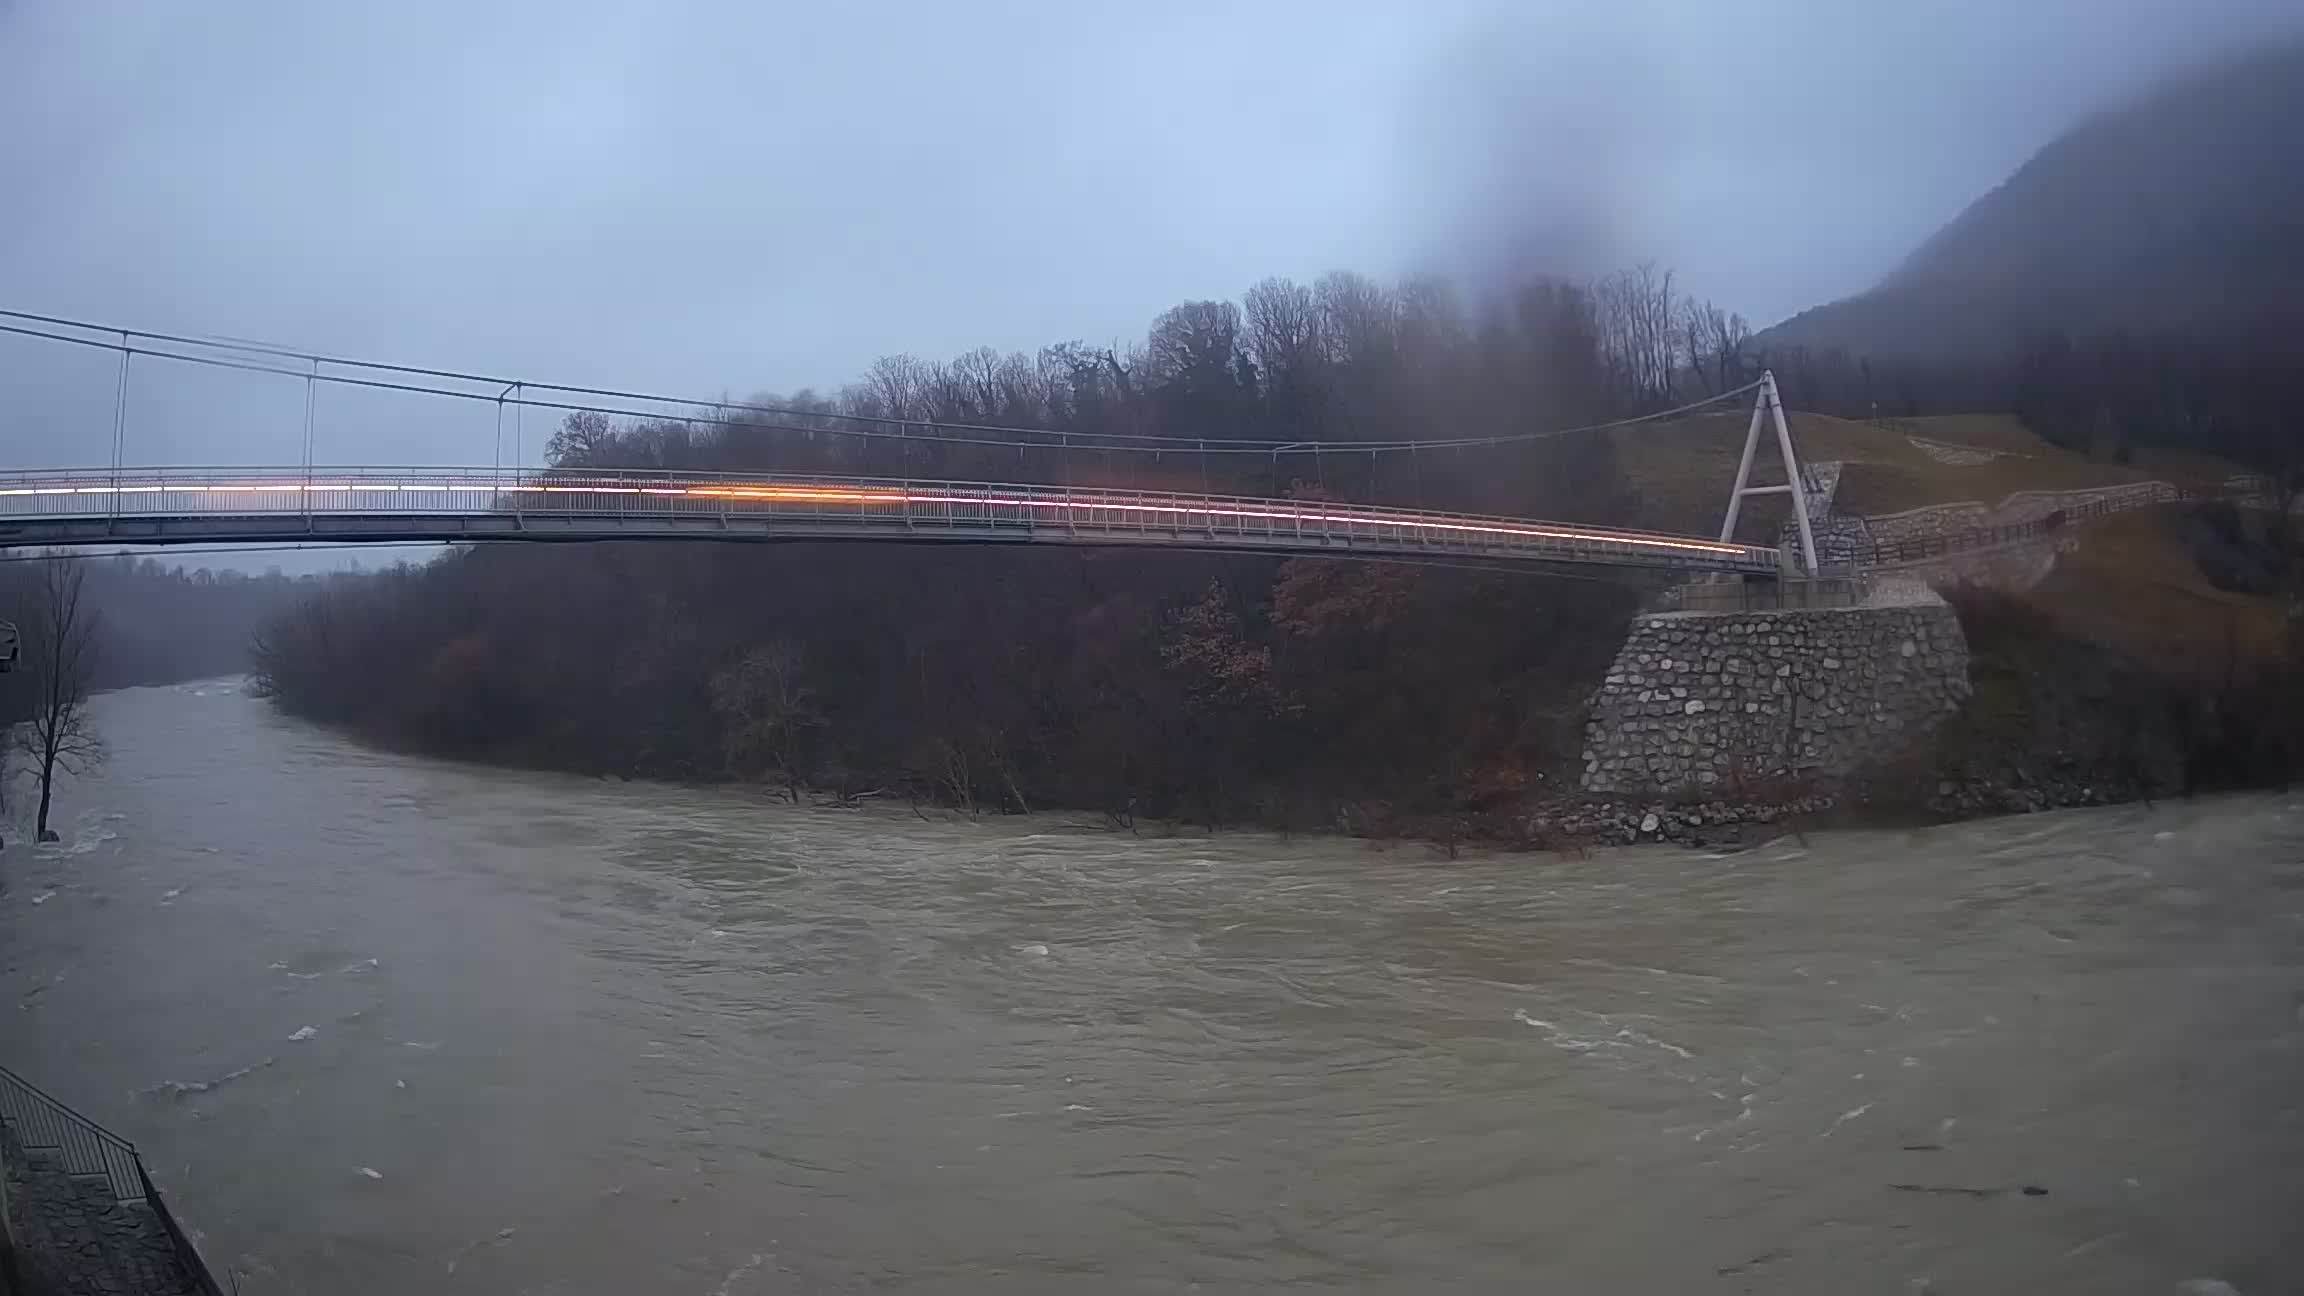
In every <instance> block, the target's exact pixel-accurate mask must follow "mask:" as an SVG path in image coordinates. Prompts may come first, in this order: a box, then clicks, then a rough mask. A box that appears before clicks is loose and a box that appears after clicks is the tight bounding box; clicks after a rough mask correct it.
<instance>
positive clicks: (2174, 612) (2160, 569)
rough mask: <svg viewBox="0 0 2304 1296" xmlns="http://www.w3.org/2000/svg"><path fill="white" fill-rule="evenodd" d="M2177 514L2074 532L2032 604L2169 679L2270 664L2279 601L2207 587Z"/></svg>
mask: <svg viewBox="0 0 2304 1296" xmlns="http://www.w3.org/2000/svg"><path fill="white" fill-rule="evenodd" d="M2182 512H2183V507H2182V506H2179V505H2171V506H2167V507H2163V508H2154V509H2139V510H2137V511H2136V512H2133V513H2120V514H2115V515H2113V516H2111V517H2106V518H2098V519H2095V520H2094V521H2092V522H2090V523H2088V524H2087V525H2086V526H2084V527H2082V528H2081V529H2080V531H2079V534H2078V535H2077V536H2076V537H2075V538H2074V539H2075V543H2074V547H2073V549H2072V550H2071V551H2070V552H2068V553H2066V554H2064V555H2063V556H2062V557H2061V558H2060V559H2059V560H2058V561H2057V564H2056V570H2055V571H2054V572H2052V573H2050V575H2049V577H2048V579H2047V580H2046V581H2044V582H2042V583H2041V585H2040V587H2039V588H2038V589H2036V590H2034V591H2033V594H2032V598H2033V602H2034V603H2036V604H2037V605H2038V606H2039V607H2041V608H2042V609H2043V610H2045V611H2047V612H2048V613H2049V614H2050V615H2051V616H2053V617H2055V618H2056V619H2057V620H2058V621H2060V622H2062V623H2063V624H2064V625H2066V626H2067V627H2069V628H2070V629H2072V630H2073V631H2075V632H2077V633H2079V634H2081V635H2083V636H2085V637H2087V638H2090V639H2094V640H2096V641H2098V642H2101V643H2107V644H2111V645H2114V646H2116V647H2119V648H2121V649H2123V650H2125V651H2126V652H2127V653H2128V654H2129V655H2131V656H2132V657H2134V658H2136V659H2137V660H2140V661H2143V662H2146V663H2148V664H2150V665H2152V666H2153V667H2155V668H2156V669H2159V670H2163V671H2166V672H2168V673H2170V674H2172V675H2176V676H2179V677H2190V678H2207V677H2211V676H2214V675H2218V674H2221V673H2222V672H2223V671H2224V670H2225V669H2226V667H2227V663H2228V661H2230V662H2232V663H2234V664H2238V665H2243V666H2245V665H2253V664H2257V663H2263V662H2270V661H2275V660H2278V659H2279V657H2280V656H2281V654H2282V652H2283V650H2284V645H2285V644H2286V634H2287V628H2286V627H2287V622H2286V619H2285V612H2284V609H2283V608H2282V605H2281V602H2280V600H2279V599H2277V598H2269V597H2264V596H2260V595H2252V594H2235V593H2232V592H2230V591H2227V590H2220V589H2217V588H2216V587H2215V586H2213V585H2210V584H2209V583H2208V581H2207V579H2206V578H2205V577H2203V576H2202V575H2201V574H2200V568H2199V566H2198V564H2197V563H2195V562H2194V561H2193V559H2192V557H2191V554H2190V553H2189V552H2188V551H2187V550H2186V548H2185V545H2184V543H2183V541H2182V540H2181V539H2179V538H2178V535H2177V530H2176V528H2177V519H2178V518H2179V517H2180V516H2181V514H2182Z"/></svg>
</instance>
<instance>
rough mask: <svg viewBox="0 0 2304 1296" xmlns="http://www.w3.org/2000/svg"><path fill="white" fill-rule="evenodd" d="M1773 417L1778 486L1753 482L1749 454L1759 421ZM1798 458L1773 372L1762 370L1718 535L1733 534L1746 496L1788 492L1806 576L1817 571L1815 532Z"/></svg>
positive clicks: (1756, 442) (1755, 441) (1757, 439)
mask: <svg viewBox="0 0 2304 1296" xmlns="http://www.w3.org/2000/svg"><path fill="white" fill-rule="evenodd" d="M1763 419H1773V420H1774V421H1775V424H1776V449H1777V451H1778V452H1779V453H1781V454H1782V455H1783V456H1784V484H1783V485H1781V486H1754V485H1752V455H1753V452H1754V451H1756V450H1758V449H1759V448H1760V423H1761V421H1762V420H1763ZM1803 482H1804V479H1803V478H1802V477H1801V476H1800V460H1799V457H1798V456H1796V455H1794V454H1793V453H1792V429H1790V428H1788V427H1786V426H1785V425H1784V402H1783V401H1781V400H1779V399H1778V398H1777V396H1776V374H1775V371H1774V370H1764V371H1762V373H1761V374H1760V399H1759V400H1757V401H1755V402H1754V403H1753V405H1752V428H1751V430H1750V431H1748V432H1746V433H1745V434H1744V458H1743V460H1742V461H1741V462H1739V463H1738V464H1737V465H1736V486H1735V488H1734V489H1733V490H1731V491H1729V492H1728V520H1727V521H1725V522H1722V523H1721V524H1720V538H1721V539H1722V540H1728V539H1731V538H1733V537H1734V536H1735V534H1736V515H1737V514H1738V513H1740V512H1742V511H1743V508H1744V497H1745V496H1747V495H1790V496H1791V497H1792V517H1793V519H1794V520H1795V521H1797V522H1798V523H1799V524H1800V561H1801V564H1802V566H1803V567H1804V568H1805V569H1806V572H1807V574H1808V575H1810V576H1813V575H1815V574H1816V533H1815V531H1814V530H1813V529H1812V528H1810V527H1809V525H1808V492H1807V491H1806V490H1804V489H1802V486H1803Z"/></svg>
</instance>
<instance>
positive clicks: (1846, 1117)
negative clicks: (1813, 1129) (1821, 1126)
mask: <svg viewBox="0 0 2304 1296" xmlns="http://www.w3.org/2000/svg"><path fill="white" fill-rule="evenodd" d="M1870 1110H1872V1104H1870V1103H1866V1104H1864V1105H1863V1106H1861V1107H1857V1108H1854V1109H1852V1110H1850V1111H1844V1112H1842V1113H1840V1116H1839V1119H1837V1120H1835V1121H1833V1122H1832V1128H1830V1129H1828V1130H1825V1131H1824V1132H1823V1133H1821V1134H1819V1135H1817V1136H1816V1137H1818V1138H1830V1137H1832V1135H1833V1134H1835V1133H1837V1132H1838V1131H1839V1129H1840V1127H1841V1126H1843V1125H1845V1124H1847V1123H1848V1122H1850V1121H1852V1120H1854V1119H1856V1118H1857V1117H1859V1116H1861V1115H1863V1114H1864V1113H1866V1112H1868V1111H1870Z"/></svg>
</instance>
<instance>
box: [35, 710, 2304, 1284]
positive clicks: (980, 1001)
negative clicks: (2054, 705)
mask: <svg viewBox="0 0 2304 1296" xmlns="http://www.w3.org/2000/svg"><path fill="white" fill-rule="evenodd" d="M96 712H97V719H98V722H99V724H100V725H101V727H102V729H103V730H104V732H105V734H106V736H107V738H108V739H109V741H110V743H111V745H112V748H113V751H114V757H113V760H112V762H111V765H110V767H109V768H108V769H107V770H106V771H104V772H103V773H102V774H100V775H98V776H96V777H93V778H90V779H88V780H84V781H82V782H79V783H77V784H75V785H73V786H71V787H69V788H67V789H65V790H64V793H63V796H62V801H61V823H62V825H63V830H64V837H65V840H64V841H63V842H61V843H59V844H56V845H51V846H45V847H31V846H28V845H27V844H26V843H25V842H24V840H23V838H22V833H21V831H20V826H19V827H17V828H14V829H12V830H11V831H10V832H9V833H8V839H9V842H10V845H9V849H8V850H7V852H6V853H5V854H4V855H0V879H4V881H5V884H6V891H5V893H4V894H0V1060H5V1062H6V1063H7V1064H8V1065H9V1066H11V1067H14V1068H15V1069H17V1070H19V1071H21V1072H22V1073H24V1074H25V1075H26V1076H27V1077H28V1078H30V1079H32V1080H34V1081H35V1082H36V1083H39V1084H41V1085H43V1086H44V1087H47V1088H49V1089H50V1090H52V1091H54V1092H56V1093H58V1094H59V1095H60V1096H62V1097H65V1098H66V1099H67V1100H69V1101H73V1102H75V1103H76V1104H78V1105H80V1106H82V1107H83V1108H84V1109H85V1110H87V1111H88V1112H89V1113H90V1114H92V1115H94V1116H96V1117H97V1118H98V1119H100V1120H103V1121H105V1122H107V1123H108V1124H111V1125H112V1126H113V1127H115V1128H117V1129H119V1130H120V1131H121V1132H123V1133H125V1134H127V1135H128V1136H129V1137H131V1138H133V1139H135V1140H136V1141H137V1142H138V1143H139V1145H140V1146H141V1147H142V1148H143V1149H144V1151H145V1154H146V1157H147V1159H148V1161H149V1162H150V1163H151V1164H152V1167H153V1171H154V1174H155V1176H156V1178H157V1179H158V1180H159V1181H160V1183H161V1184H162V1186H163V1188H164V1189H165V1190H166V1191H167V1193H168V1195H169V1200H170V1201H171V1202H172V1203H174V1204H175V1205H176V1207H177V1209H178V1211H179V1213H180V1214H181V1215H182V1216H184V1217H185V1218H186V1219H187V1220H188V1221H189V1223H190V1224H191V1225H192V1226H193V1227H194V1228H196V1229H197V1230H198V1231H199V1234H200V1237H201V1240H202V1245H203V1248H204V1250H205V1252H206V1253H207V1255H208V1256H209V1258H210V1260H211V1262H212V1263H213V1264H214V1265H215V1266H217V1267H218V1268H220V1269H221V1268H226V1267H229V1268H231V1269H234V1270H237V1271H238V1272H239V1273H240V1274H241V1277H242V1287H243V1290H244V1291H245V1292H247V1293H249V1294H250V1296H264V1294H266V1293H275V1292H282V1293H285V1292H327V1293H344V1294H353V1296H357V1294H360V1293H399V1292H411V1291H432V1292H452V1293H454V1292H473V1293H480V1292H488V1293H503V1292H527V1293H560V1292H635V1291H637V1292H649V1293H695V1294H696V1296H752V1294H755V1293H768V1292H866V1291H869V1292H905V1293H930V1292H936V1293H942V1292H970V1293H976V1292H985V1293H1038V1292H1184V1291H1193V1292H1251V1291H1269V1290H1275V1289H1283V1288H1285V1289H1287V1290H1292V1291H1335V1292H1436V1291H1468V1292H1488V1291H1496V1292H1504V1291H1530V1290H1545V1291H1608V1292H1816V1293H1826V1292H1829V1293H1843V1292H1858V1291H1873V1292H1921V1291H1930V1292H1938V1293H1950V1294H1957V1293H1963V1292H2091V1293H2097V1292H2130V1291H2133V1292H2148V1293H2167V1292H2173V1291H2176V1290H2178V1285H2179V1284H2181V1283H2183V1282H2185V1281H2187V1280H2192V1279H2202V1278H2216V1279H2220V1280H2222V1281H2226V1282H2229V1283H2231V1284H2233V1285H2234V1286H2235V1287H2236V1288H2237V1289H2238V1290H2240V1291H2242V1292H2245V1293H2251V1294H2254V1293H2259V1292H2285V1291H2298V1290H2304V1242H2299V1230H2298V1226H2299V1224H2304V1119H2300V1117H2299V1109H2300V1107H2304V804H2300V802H2304V796H2299V795H2294V794H2291V795H2279V794H2266V795H2258V796H2248V797H2235V798H2226V799H2219V800H2214V801H2203V802H2198V803H2191V804H2172V805H2161V806H2158V807H2152V808H2147V807H2131V808H2118V809H2104V810H2088V811H2077V812H2066V813H2059V814H2051V815H2041V816H2035V817H2028V818H2014V819H2002V820H1995V821H1989V822H1982V823H1974V824H1966V825H1959V826H1954V827H1947V828H1936V829H1928V830H1925V831H1917V832H1869V833H1836V834H1826V835H1819V836H1815V837H1812V838H1810V839H1808V840H1807V841H1805V842H1802V841H1799V840H1795V839H1789V838H1787V839H1784V840H1779V841H1776V842H1772V843H1769V844H1767V845H1765V846H1761V847H1759V848H1757V849H1754V850H1751V851H1748V852H1745V853H1743V854H1738V855H1727V856H1723V855H1717V854H1706V853H1701V852H1688V851H1680V850H1672V849H1633V850H1623V851H1613V852H1610V851H1602V852H1595V853H1594V854H1593V855H1592V857H1591V858H1588V859H1580V860H1569V859H1556V858H1554V857H1552V856H1549V855H1538V856H1507V855H1498V856H1490V857H1479V856H1475V857H1468V858H1464V859H1458V860H1444V859H1440V858H1438V857H1436V856H1434V855H1433V854H1431V853H1430V852H1428V851H1426V850H1424V849H1422V848H1417V847H1398V848H1393V849H1388V850H1387V849H1375V848H1371V847H1370V846H1369V845H1367V844H1365V843H1361V842H1356V841H1346V840H1337V839H1296V840H1293V841H1290V840H1282V839H1279V838H1275V837H1271V836H1266V835H1260V834H1249V833H1238V834H1221V835H1218V836H1215V837H1204V836H1201V835H1198V834H1191V835H1185V836H1178V837H1171V838H1166V839H1155V838H1153V837H1149V836H1146V837H1137V836H1131V835H1128V834H1123V833H1112V832H1106V831H1100V830H1097V829H1096V828H1094V827H1093V826H1090V825H1085V824H1076V823H1071V822H1068V821H1065V820H1062V819H1059V818H1033V819H1029V820H1008V821H988V822H985V823H981V824H972V823H965V822H959V821H956V820H954V819H953V818H951V817H950V816H941V817H938V816H931V818H930V819H928V820H923V819H922V818H919V817H916V816H915V815H913V814H911V813H909V812H907V811H906V810H904V809H903V808H902V807H885V808H879V809H872V810H865V811H838V810H827V809H795V808H791V807H787V806H781V805H777V804H772V803H770V802H768V801H767V800H765V799H764V798H763V797H762V796H761V795H759V794H758V793H754V792H747V791H742V790H724V789H706V790H691V789H681V788H674V787H665V786H661V785H651V784H639V783H620V782H607V781H594V780H585V779H577V778H569V777H560V776H550V775H540V774H528V773H521V772H514V771H505V770H496V769H487V768H476V767H471V766H464V765H456V764H451V763H445V762H440V761H434V760H428V759H424V758H421V757H414V756H408V755H402V754H393V753H385V752H379V751H374V750H370V749H367V748H364V747H362V746H359V745H357V744H355V743H352V742H350V741H348V740H346V739H344V738H341V737H339V736H336V735H333V734H330V733H327V732H323V731H320V730H317V729H314V728H312V727H310V726H307V725H304V724H301V723H298V722H295V721H292V720H288V719H285V718H282V717H280V716H278V715H276V714H274V713H273V712H272V711H271V709H270V708H269V707H267V706H266V705H265V704H263V703H261V702H258V701H255V700H253V699H251V698H248V697H246V696H244V695H243V694H242V693H241V691H240V690H239V688H238V687H237V685H236V684H235V683H233V682H230V681H222V682H212V683H206V684H198V685H188V686H182V687H176V688H164V689H138V690H130V691H126V692H121V693H116V694H111V695H108V696H106V697H104V698H101V699H99V700H98V702H97V704H96ZM22 808H23V798H22V797H21V796H20V795H19V796H18V797H17V798H16V799H15V801H14V802H13V803H12V807H11V809H12V810H13V811H21V810H22Z"/></svg>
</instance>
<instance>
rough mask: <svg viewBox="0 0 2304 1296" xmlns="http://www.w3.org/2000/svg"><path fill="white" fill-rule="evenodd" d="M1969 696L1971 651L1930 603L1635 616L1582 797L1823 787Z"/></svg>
mask: <svg viewBox="0 0 2304 1296" xmlns="http://www.w3.org/2000/svg"><path fill="white" fill-rule="evenodd" d="M1967 696H1968V642H1967V639H1966V637H1965V636H1964V635H1963V634H1962V633H1961V631H1960V621H1959V618H1958V617H1957V616H1955V615H1954V614H1953V611H1952V609H1951V607H1950V606H1948V605H1947V604H1946V603H1944V601H1943V600H1941V599H1939V598H1936V597H1935V596H1934V595H1926V596H1924V597H1922V596H1914V595H1909V594H1907V595H1904V596H1902V597H1901V598H1899V599H1898V600H1896V601H1892V602H1888V601H1876V602H1866V603H1862V604H1859V605H1857V606H1853V607H1841V608H1828V609H1817V608H1802V609H1797V610H1778V611H1730V612H1696V611H1683V612H1657V613H1649V614H1646V615H1643V616H1640V617H1637V618H1635V619H1634V620H1633V622H1632V628H1631V633H1630V634H1629V635H1628V636H1627V637H1626V639H1625V641H1624V646H1623V647H1622V648H1621V649H1619V650H1618V652H1617V654H1616V660H1615V662H1614V663H1613V664H1611V665H1610V666H1609V668H1608V674H1607V676H1606V678H1605V679H1604V680H1603V681H1602V683H1601V685H1600V687H1599V689H1598V690H1596V691H1595V692H1594V693H1593V695H1592V704H1591V711H1590V712H1589V715H1588V719H1587V722H1586V724H1585V738H1584V774H1583V785H1584V788H1585V790H1586V791H1589V792H1595V793H1604V794H1612V795H1623V796H1658V797H1670V796H1688V795H1692V796H1698V797H1704V798H1707V799H1709V798H1712V797H1724V796H1732V795H1734V794H1736V792H1737V791H1738V790H1739V789H1749V788H1752V787H1754V786H1756V785H1766V784H1775V785H1777V786H1781V785H1782V784H1783V782H1784V781H1786V780H1792V781H1796V782H1802V783H1814V782H1820V781H1829V780H1831V779H1833V778H1836V777H1838V776H1841V775H1845V774H1848V773H1851V772H1853V771H1854V770H1856V769H1857V768H1858V767H1860V766H1862V765H1863V764H1865V763H1866V762H1869V761H1874V760H1880V759H1884V758H1888V757H1893V756H1895V755H1898V754H1899V753H1900V752H1901V751H1903V750H1906V749H1908V748H1909V747H1910V746H1911V745H1913V744H1915V743H1917V742H1918V741H1920V740H1922V739H1924V738H1925V737H1926V736H1927V735H1928V733H1929V732H1930V731H1931V730H1933V729H1934V728H1935V727H1936V725H1937V724H1939V723H1940V722H1941V721H1942V720H1943V719H1944V717H1945V716H1946V715H1947V714H1948V713H1949V712H1951V711H1953V710H1955V709H1957V708H1958V707H1959V705H1960V704H1961V703H1962V702H1963V701H1965V700H1966V699H1967Z"/></svg>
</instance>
